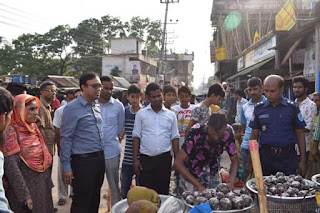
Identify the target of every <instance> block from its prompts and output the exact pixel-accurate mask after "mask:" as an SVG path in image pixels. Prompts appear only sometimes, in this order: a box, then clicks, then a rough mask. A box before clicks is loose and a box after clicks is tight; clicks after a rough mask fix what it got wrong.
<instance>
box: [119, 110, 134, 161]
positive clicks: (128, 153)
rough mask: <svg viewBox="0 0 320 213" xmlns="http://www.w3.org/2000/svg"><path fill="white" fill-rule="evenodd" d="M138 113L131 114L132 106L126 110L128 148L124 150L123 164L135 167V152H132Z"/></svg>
mask: <svg viewBox="0 0 320 213" xmlns="http://www.w3.org/2000/svg"><path fill="white" fill-rule="evenodd" d="M135 118H136V113H132V112H131V106H127V107H126V108H125V131H126V146H125V149H124V157H123V162H122V163H123V164H126V165H133V154H132V153H133V150H132V143H133V138H132V131H133V127H134V120H135Z"/></svg>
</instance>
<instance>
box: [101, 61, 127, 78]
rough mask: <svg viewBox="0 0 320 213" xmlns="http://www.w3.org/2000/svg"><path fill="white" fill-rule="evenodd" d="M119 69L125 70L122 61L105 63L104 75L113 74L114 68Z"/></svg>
mask: <svg viewBox="0 0 320 213" xmlns="http://www.w3.org/2000/svg"><path fill="white" fill-rule="evenodd" d="M114 69H118V70H119V71H122V70H123V65H122V64H121V63H108V64H104V65H103V70H102V75H111V72H112V70H114Z"/></svg>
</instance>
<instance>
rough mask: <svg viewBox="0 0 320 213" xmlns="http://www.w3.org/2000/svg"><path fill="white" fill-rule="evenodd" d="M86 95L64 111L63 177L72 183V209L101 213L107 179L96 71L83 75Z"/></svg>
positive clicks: (81, 80) (83, 86)
mask: <svg viewBox="0 0 320 213" xmlns="http://www.w3.org/2000/svg"><path fill="white" fill-rule="evenodd" d="M80 88H81V90H82V95H80V96H79V97H78V98H77V99H75V100H73V101H72V102H70V103H69V104H67V105H66V107H65V108H64V110H63V116H62V123H61V128H60V133H61V140H60V142H61V144H60V149H61V150H60V159H61V163H62V165H63V171H64V173H63V179H64V182H65V183H66V184H72V187H73V193H74V196H73V200H72V205H71V212H72V213H73V212H76V213H78V212H98V210H99V205H100V189H101V186H102V183H103V179H104V170H105V168H104V166H105V164H104V152H103V148H104V147H103V142H102V118H101V112H100V105H99V104H97V103H96V102H95V100H96V99H97V98H99V96H100V92H101V88H102V85H101V81H100V79H99V77H98V76H97V75H96V74H95V73H86V74H83V75H82V76H81V77H80Z"/></svg>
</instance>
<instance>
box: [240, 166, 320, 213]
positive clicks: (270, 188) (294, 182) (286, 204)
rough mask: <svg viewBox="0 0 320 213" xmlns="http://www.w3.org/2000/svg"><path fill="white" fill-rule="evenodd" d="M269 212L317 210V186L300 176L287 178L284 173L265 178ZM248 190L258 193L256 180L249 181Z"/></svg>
mask: <svg viewBox="0 0 320 213" xmlns="http://www.w3.org/2000/svg"><path fill="white" fill-rule="evenodd" d="M263 180H264V185H265V190H266V196H267V201H268V209H269V212H293V211H294V212H309V211H312V210H314V209H315V208H316V200H315V192H316V185H315V184H314V183H313V182H312V181H310V180H307V179H304V178H303V177H302V176H300V175H289V176H285V175H284V174H283V173H282V172H277V174H276V175H271V176H264V177H263ZM246 185H247V188H248V189H249V190H250V191H252V192H253V193H256V194H257V193H258V192H257V186H256V183H255V179H251V180H249V181H248V182H247V183H246Z"/></svg>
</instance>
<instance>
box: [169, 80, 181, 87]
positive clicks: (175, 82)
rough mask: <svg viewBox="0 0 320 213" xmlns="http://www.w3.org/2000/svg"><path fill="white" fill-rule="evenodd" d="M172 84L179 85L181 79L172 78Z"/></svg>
mask: <svg viewBox="0 0 320 213" xmlns="http://www.w3.org/2000/svg"><path fill="white" fill-rule="evenodd" d="M170 84H171V85H172V86H174V87H177V86H178V85H179V80H178V78H171V80H170Z"/></svg>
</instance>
